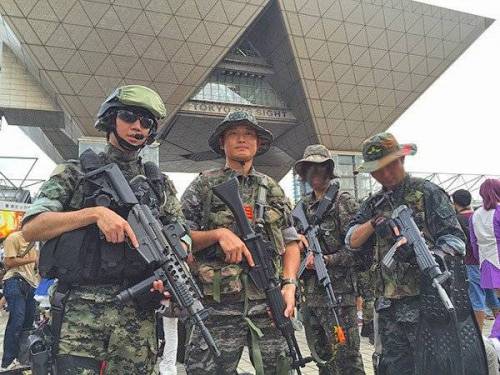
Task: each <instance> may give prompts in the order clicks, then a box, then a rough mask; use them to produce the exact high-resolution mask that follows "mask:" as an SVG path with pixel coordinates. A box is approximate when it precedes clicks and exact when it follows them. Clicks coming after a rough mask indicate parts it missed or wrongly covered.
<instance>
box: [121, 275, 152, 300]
mask: <svg viewBox="0 0 500 375" xmlns="http://www.w3.org/2000/svg"><path fill="white" fill-rule="evenodd" d="M153 281H156V277H155V276H151V277H149V278H147V279H145V280H142V281H141V282H140V283H137V284H135V285H133V286H131V287H130V288H127V289H125V290H124V291H122V292H120V294H118V295H117V296H116V298H117V299H118V301H120V302H121V303H124V304H126V303H128V302H130V301H132V300H134V299H135V298H136V297H137V296H139V295H142V294H145V293H151V292H150V289H151V287H152V286H153Z"/></svg>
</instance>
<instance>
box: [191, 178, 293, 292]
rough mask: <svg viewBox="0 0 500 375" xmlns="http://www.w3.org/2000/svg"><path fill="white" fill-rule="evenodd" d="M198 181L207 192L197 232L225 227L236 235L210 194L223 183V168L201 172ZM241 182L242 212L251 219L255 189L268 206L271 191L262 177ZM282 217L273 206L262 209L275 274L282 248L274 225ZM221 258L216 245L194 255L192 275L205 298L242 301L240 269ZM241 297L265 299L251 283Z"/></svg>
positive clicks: (227, 213)
mask: <svg viewBox="0 0 500 375" xmlns="http://www.w3.org/2000/svg"><path fill="white" fill-rule="evenodd" d="M200 178H201V179H202V181H203V185H204V187H205V189H204V191H206V192H207V195H206V196H203V197H200V199H201V200H202V201H203V207H204V211H203V213H202V222H201V223H200V229H201V230H213V229H217V228H228V229H230V230H231V231H232V232H234V233H236V234H238V230H237V228H236V225H235V222H234V217H233V214H232V213H231V211H230V210H229V208H228V207H227V206H226V204H225V203H224V202H222V201H221V200H220V199H219V198H217V197H216V196H215V195H214V194H213V193H212V187H214V186H216V185H218V184H220V183H222V182H225V181H227V180H228V178H229V177H228V176H227V175H226V174H225V173H224V170H223V169H214V170H209V171H205V172H203V173H202V174H201V175H200ZM248 178H256V181H257V182H256V183H252V184H250V183H249V181H248V180H247V181H245V179H248ZM243 179H244V181H241V180H240V195H241V197H242V201H243V204H244V206H245V211H246V212H247V216H248V215H252V216H255V215H256V213H254V212H253V209H254V204H255V200H256V199H257V195H258V191H259V189H261V188H262V189H266V190H267V194H266V197H267V202H268V203H269V198H270V197H272V196H273V191H272V190H273V189H272V187H271V186H270V183H269V182H270V181H269V178H268V177H267V176H266V175H263V174H260V173H257V172H254V174H252V175H251V177H250V176H249V177H243ZM249 212H250V213H249ZM282 216H283V214H282V212H281V211H279V210H278V208H277V207H273V205H272V204H268V205H267V206H266V207H265V210H264V229H265V236H266V239H267V240H269V241H271V243H272V244H273V245H274V246H273V248H274V249H275V253H274V256H273V260H274V266H275V269H276V272H277V274H279V273H280V272H281V268H282V266H281V255H282V251H283V250H284V248H285V243H284V239H283V236H282V234H281V228H280V226H279V225H278V223H279V220H280V219H281V218H282ZM254 219H255V217H254ZM252 224H253V222H252ZM224 258H225V256H224V253H223V252H222V249H221V248H220V246H219V245H218V244H216V245H214V246H211V247H209V248H207V249H204V250H203V251H201V252H199V253H197V254H196V259H197V264H196V266H195V267H194V270H193V271H194V272H193V273H194V274H195V275H196V277H197V279H198V282H199V284H200V285H202V286H203V291H204V293H205V295H207V296H212V298H213V299H214V300H215V301H220V299H221V295H222V296H230V298H232V299H233V300H234V299H240V300H243V298H244V293H243V292H244V285H243V284H244V282H243V280H242V279H243V277H242V274H243V268H242V267H241V266H240V265H238V264H228V263H226V262H225V261H224ZM245 294H246V296H247V297H248V298H249V299H251V300H257V299H264V298H265V295H264V294H263V293H260V292H258V291H257V290H256V288H255V287H254V286H253V284H252V283H251V282H249V283H248V287H247V289H246V291H245Z"/></svg>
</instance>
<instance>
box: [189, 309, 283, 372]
mask: <svg viewBox="0 0 500 375" xmlns="http://www.w3.org/2000/svg"><path fill="white" fill-rule="evenodd" d="M251 304H255V303H252V302H251ZM259 310H260V311H259V312H256V313H251V312H250V313H249V314H248V318H250V320H251V321H250V322H249V321H248V318H245V317H243V315H242V313H241V311H243V303H241V304H240V303H230V304H224V305H222V304H217V307H216V311H214V310H213V309H211V311H212V313H211V314H210V316H209V317H208V319H207V320H206V321H205V325H206V327H207V328H208V330H209V331H210V334H211V335H212V337H213V338H214V340H215V343H216V344H217V346H218V348H219V350H220V351H221V358H220V360H219V361H218V363H216V362H215V360H214V357H213V356H212V354H211V352H210V350H209V349H208V346H207V344H206V343H205V340H204V339H203V337H202V336H201V334H200V331H199V329H198V328H197V327H196V326H194V327H192V330H191V334H190V335H189V339H188V340H189V341H188V344H187V345H186V356H185V362H184V364H185V366H186V372H187V374H188V375H205V374H213V375H236V374H237V371H236V369H237V367H238V363H239V361H240V358H241V355H242V353H243V348H244V347H245V346H247V347H248V349H249V353H250V359H251V361H252V364H253V365H254V367H256V368H258V366H257V365H258V363H259V362H262V365H263V370H264V374H265V375H273V374H283V373H284V374H287V373H288V369H289V361H288V357H287V349H286V348H287V346H286V341H285V339H284V338H283V336H281V333H280V332H279V330H278V329H277V328H275V327H274V326H273V324H272V320H271V318H270V317H269V315H268V314H267V313H266V312H265V310H264V311H262V309H259ZM250 311H251V309H250ZM252 325H253V326H255V327H256V328H257V329H258V330H259V331H260V332H259V333H257V331H256V330H255V329H254V328H251V326H252ZM259 334H261V336H260V337H258V336H259ZM259 356H262V357H261V358H262V359H261V360H260V358H259Z"/></svg>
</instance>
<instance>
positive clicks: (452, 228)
mask: <svg viewBox="0 0 500 375" xmlns="http://www.w3.org/2000/svg"><path fill="white" fill-rule="evenodd" d="M383 194H384V191H380V192H378V193H376V194H374V195H373V196H371V197H370V198H369V199H367V200H366V201H365V202H364V203H363V205H362V206H361V208H360V211H359V212H358V214H357V215H356V217H355V218H354V220H353V221H352V222H351V225H356V224H362V223H365V222H367V221H368V220H370V219H371V218H372V217H375V216H377V215H383V216H385V217H387V218H389V217H390V215H391V213H392V211H393V208H392V207H398V206H400V205H402V204H405V205H407V206H408V207H410V208H411V209H412V210H413V218H414V220H415V223H416V224H417V226H418V227H419V228H420V229H421V231H422V232H423V235H424V238H425V240H426V242H427V244H428V245H429V247H430V248H432V247H434V245H435V242H436V241H437V239H438V238H440V237H442V236H444V235H451V236H454V237H456V238H457V239H459V240H461V241H462V242H463V241H464V240H465V236H464V233H463V232H462V229H461V228H460V224H459V223H458V220H457V218H456V215H455V213H454V210H453V206H452V205H451V202H450V199H449V197H448V195H447V194H446V192H444V191H443V190H442V189H441V188H440V187H438V186H437V185H435V184H433V183H432V182H430V181H426V180H423V179H420V178H414V177H410V176H409V175H406V176H405V178H404V181H403V182H402V184H401V185H400V186H399V187H398V188H397V189H396V190H394V191H393V192H392V194H390V200H391V202H389V201H388V200H387V199H386V200H384V201H383V202H382V203H381V204H380V205H379V206H378V207H376V208H374V206H375V203H377V202H379V201H380V199H381V198H382V195H383ZM370 241H371V243H372V244H373V245H374V249H375V254H374V264H373V266H372V276H373V278H374V279H373V283H374V286H375V296H376V297H379V296H384V297H386V298H391V299H400V298H403V297H409V296H416V295H419V294H420V270H419V269H418V266H417V264H416V261H415V258H414V257H413V258H411V259H409V260H408V262H396V267H395V269H394V271H393V272H390V271H387V270H385V269H383V267H382V266H381V264H380V261H381V260H382V258H383V257H384V255H385V254H386V253H387V252H388V251H389V249H390V247H391V246H392V244H393V242H394V239H393V237H392V235H391V233H390V232H389V231H387V234H386V235H385V236H381V235H377V234H374V235H373V236H372V238H371V239H370Z"/></svg>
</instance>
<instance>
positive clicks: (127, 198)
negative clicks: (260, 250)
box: [85, 163, 220, 358]
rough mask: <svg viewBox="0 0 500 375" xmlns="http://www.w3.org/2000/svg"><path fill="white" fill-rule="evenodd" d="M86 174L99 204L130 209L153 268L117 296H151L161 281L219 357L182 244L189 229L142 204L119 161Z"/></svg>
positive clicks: (143, 253) (142, 250)
mask: <svg viewBox="0 0 500 375" xmlns="http://www.w3.org/2000/svg"><path fill="white" fill-rule="evenodd" d="M85 177H86V180H87V181H88V182H89V183H91V184H93V185H94V189H95V188H97V189H95V190H94V191H95V194H94V197H93V199H95V202H96V203H99V204H100V205H103V206H107V207H110V206H111V207H113V206H114V205H118V206H119V207H122V208H124V207H128V208H129V214H128V219H127V221H128V223H129V225H130V227H131V228H132V230H133V231H134V233H135V235H136V237H137V239H138V241H139V247H138V248H137V251H139V254H140V255H141V256H142V257H143V258H144V260H145V261H146V263H147V264H148V266H149V267H150V269H151V270H153V276H151V277H149V278H147V279H146V280H143V281H141V282H140V283H138V284H136V285H134V286H132V287H130V288H128V289H126V290H124V291H122V292H121V293H120V294H118V296H117V298H118V300H119V301H120V302H123V303H127V302H129V301H132V300H134V299H140V297H143V296H147V295H148V294H150V293H151V292H150V289H151V287H152V285H153V282H154V281H156V280H161V281H162V282H163V285H164V286H165V288H166V289H167V290H168V292H169V293H170V294H172V296H173V297H174V299H175V301H176V302H177V303H178V304H179V305H180V307H181V308H182V309H183V310H184V311H185V312H186V313H187V315H188V317H189V318H188V319H189V320H190V321H191V323H192V324H195V325H196V326H198V328H199V329H200V332H201V334H202V336H203V338H204V339H205V341H206V343H207V344H208V347H209V348H210V351H211V352H212V354H213V355H214V357H215V358H218V357H219V356H220V351H219V349H218V348H217V346H216V344H215V342H214V339H213V338H212V336H211V335H210V332H209V331H208V329H207V327H206V326H205V324H204V323H203V320H204V319H206V317H207V316H208V312H207V310H205V309H204V307H203V305H202V303H201V301H200V300H201V298H202V292H201V291H200V289H199V288H198V286H197V284H196V282H195V280H194V279H193V276H192V275H191V273H190V271H189V268H188V266H187V264H186V258H187V253H186V251H185V250H184V248H183V247H182V244H181V238H182V237H183V236H184V235H185V234H186V231H185V229H184V228H183V227H182V226H181V225H180V224H179V223H171V224H168V225H166V226H164V225H163V224H162V223H161V222H160V221H159V220H158V219H156V218H155V217H154V216H153V214H152V213H151V209H150V208H149V207H148V206H147V205H144V204H139V202H138V200H137V198H136V196H135V195H134V193H133V191H132V189H131V188H130V185H129V183H128V182H127V180H126V179H125V177H124V176H123V174H122V172H121V170H120V169H119V168H118V166H117V165H116V164H114V163H111V164H108V165H106V166H104V167H101V168H99V169H97V170H95V171H92V172H90V173H87V174H86V176H85ZM135 178H144V177H143V176H138V177H135ZM131 184H132V181H131ZM130 251H134V250H130ZM162 309H163V310H165V309H166V307H165V306H163V305H162V307H161V309H160V313H161V312H162V311H161V310H162Z"/></svg>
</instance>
